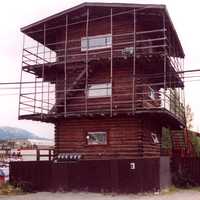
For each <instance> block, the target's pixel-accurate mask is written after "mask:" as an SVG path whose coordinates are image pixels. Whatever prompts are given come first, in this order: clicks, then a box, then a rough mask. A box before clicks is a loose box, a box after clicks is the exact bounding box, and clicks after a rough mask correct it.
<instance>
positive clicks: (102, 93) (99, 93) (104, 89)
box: [87, 83, 112, 98]
mask: <svg viewBox="0 0 200 200" xmlns="http://www.w3.org/2000/svg"><path fill="white" fill-rule="evenodd" d="M111 94H112V86H111V83H101V84H91V85H89V87H88V94H87V95H88V97H89V98H93V97H110V96H111Z"/></svg>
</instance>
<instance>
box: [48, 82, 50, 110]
mask: <svg viewBox="0 0 200 200" xmlns="http://www.w3.org/2000/svg"><path fill="white" fill-rule="evenodd" d="M49 93H50V83H49V82H48V91H47V95H48V96H47V109H48V112H50V107H49V102H50V100H49V98H50V94H49Z"/></svg>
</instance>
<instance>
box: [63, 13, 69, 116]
mask: <svg viewBox="0 0 200 200" xmlns="http://www.w3.org/2000/svg"><path fill="white" fill-rule="evenodd" d="M65 28H66V29H65V56H64V58H65V61H64V62H65V64H64V74H65V75H64V76H65V77H64V117H66V116H67V40H68V15H66V26H65Z"/></svg>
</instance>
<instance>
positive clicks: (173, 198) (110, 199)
mask: <svg viewBox="0 0 200 200" xmlns="http://www.w3.org/2000/svg"><path fill="white" fill-rule="evenodd" d="M0 199H1V200H200V190H199V191H195V190H180V191H177V192H173V193H166V194H160V195H153V194H148V195H108V194H106V195H103V194H96V193H71V192H70V193H49V192H40V193H34V194H26V195H18V196H0Z"/></svg>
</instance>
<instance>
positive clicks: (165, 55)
mask: <svg viewBox="0 0 200 200" xmlns="http://www.w3.org/2000/svg"><path fill="white" fill-rule="evenodd" d="M163 38H166V19H165V13H164V12H163ZM163 72H164V76H163V77H164V80H163V82H164V83H163V87H164V108H166V90H167V85H166V81H167V76H166V75H167V51H166V39H164V59H163Z"/></svg>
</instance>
